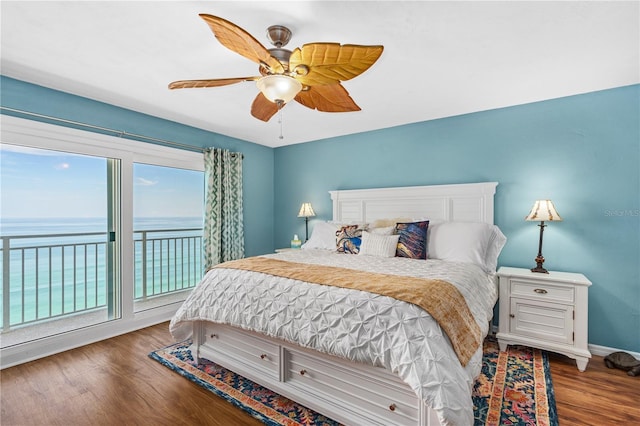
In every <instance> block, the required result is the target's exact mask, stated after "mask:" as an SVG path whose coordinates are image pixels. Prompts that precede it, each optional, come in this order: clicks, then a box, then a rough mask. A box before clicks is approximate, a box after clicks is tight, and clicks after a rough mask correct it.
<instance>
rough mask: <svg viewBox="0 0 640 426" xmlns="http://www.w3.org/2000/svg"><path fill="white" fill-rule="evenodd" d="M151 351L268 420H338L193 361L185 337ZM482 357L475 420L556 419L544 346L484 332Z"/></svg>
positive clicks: (536, 422) (329, 425)
mask: <svg viewBox="0 0 640 426" xmlns="http://www.w3.org/2000/svg"><path fill="white" fill-rule="evenodd" d="M149 356H150V357H151V358H153V359H155V360H156V361H158V362H160V363H162V364H163V365H165V366H166V367H169V368H170V369H172V370H173V371H175V372H177V373H179V374H181V375H182V376H184V377H186V378H188V379H189V380H191V381H193V382H195V383H197V384H198V385H200V386H202V387H204V388H206V389H208V390H209V391H211V392H213V393H215V394H216V395H218V396H220V397H222V398H224V399H226V400H227V401H229V402H230V403H232V404H234V405H235V406H237V407H238V408H241V409H243V410H245V411H247V412H248V413H249V414H251V415H252V416H253V417H255V418H256V419H258V420H260V421H262V422H263V423H264V424H266V425H269V426H278V425H305V426H307V425H309V426H310V425H315V426H334V425H338V424H339V423H338V422H335V421H334V420H332V419H329V418H327V417H325V416H323V415H321V414H319V413H316V412H315V411H313V410H310V409H308V408H306V407H304V406H302V405H300V404H298V403H296V402H293V401H291V400H290V399H287V398H285V397H283V396H281V395H279V394H277V393H275V392H272V391H270V390H269V389H267V388H264V387H262V386H260V385H258V384H256V383H254V382H252V381H251V380H249V379H246V378H244V377H242V376H240V375H238V374H235V373H233V372H231V371H229V370H227V369H225V368H223V367H221V366H219V365H217V364H214V363H213V362H210V361H207V360H201V363H200V364H198V365H196V364H195V362H194V360H193V357H192V356H191V351H190V350H189V342H182V343H176V344H174V345H171V346H168V347H166V348H163V349H160V350H157V351H154V352H151V353H150V354H149ZM482 361H483V365H482V372H481V373H480V376H479V377H478V379H477V380H476V383H475V386H474V390H473V403H474V414H475V426H480V425H492V426H493V425H496V426H498V425H500V426H502V425H514V426H516V425H517V426H525V425H526V426H557V425H558V420H557V416H556V404H555V398H554V394H553V386H552V383H551V375H550V372H549V361H548V359H547V356H546V353H545V352H542V351H540V350H537V349H531V348H527V347H519V346H512V347H509V350H508V351H507V352H500V350H499V348H498V344H497V342H496V341H495V340H494V339H491V338H488V339H487V340H486V341H485V343H484V355H483V359H482Z"/></svg>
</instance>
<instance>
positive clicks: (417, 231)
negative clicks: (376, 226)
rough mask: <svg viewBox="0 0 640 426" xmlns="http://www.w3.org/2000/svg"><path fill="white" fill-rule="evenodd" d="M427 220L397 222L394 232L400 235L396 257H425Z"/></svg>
mask: <svg viewBox="0 0 640 426" xmlns="http://www.w3.org/2000/svg"><path fill="white" fill-rule="evenodd" d="M428 227H429V221H428V220H425V221H421V222H409V223H397V224H396V234H398V235H400V238H399V239H398V247H397V248H396V256H397V257H409V258H411V259H426V258H427V228H428Z"/></svg>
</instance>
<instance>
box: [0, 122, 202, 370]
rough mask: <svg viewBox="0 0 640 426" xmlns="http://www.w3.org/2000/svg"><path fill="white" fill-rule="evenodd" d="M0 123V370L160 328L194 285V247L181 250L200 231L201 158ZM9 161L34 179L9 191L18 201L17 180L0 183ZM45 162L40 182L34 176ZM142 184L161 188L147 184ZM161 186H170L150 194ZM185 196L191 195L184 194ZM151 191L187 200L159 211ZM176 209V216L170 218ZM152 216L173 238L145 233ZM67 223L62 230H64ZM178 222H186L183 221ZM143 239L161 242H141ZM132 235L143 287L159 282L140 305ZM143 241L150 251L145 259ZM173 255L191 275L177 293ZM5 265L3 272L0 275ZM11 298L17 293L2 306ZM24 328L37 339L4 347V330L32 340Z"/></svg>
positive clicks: (168, 199)
mask: <svg viewBox="0 0 640 426" xmlns="http://www.w3.org/2000/svg"><path fill="white" fill-rule="evenodd" d="M1 118H2V153H3V154H2V172H1V173H2V176H1V178H2V188H1V189H2V200H0V201H2V211H1V214H2V216H1V218H0V234H1V235H3V239H2V240H3V241H2V247H0V248H1V249H2V255H1V256H0V258H1V259H2V260H1V261H2V262H3V271H4V270H6V269H10V270H11V271H12V272H11V274H12V276H11V277H10V278H9V279H6V278H5V277H4V274H3V278H2V279H3V282H2V286H1V287H2V295H3V306H2V309H3V310H2V320H3V323H2V327H3V330H2V348H1V349H0V351H1V354H0V361H1V362H2V367H6V366H10V365H13V364H16V363H20V362H24V361H28V360H29V359H35V358H38V357H41V356H45V355H48V354H51V353H55V352H59V351H62V350H66V349H69V348H72V347H75V346H79V345H81V344H86V343H91V342H93V341H97V340H101V339H105V338H109V337H112V336H115V335H117V334H122V333H125V332H128V331H132V330H135V329H138V328H142V327H146V326H149V325H152V324H156V323H158V322H162V321H166V320H168V319H170V318H171V316H172V315H173V313H174V312H175V311H176V309H177V308H178V307H179V306H180V301H181V300H183V299H184V297H185V295H186V288H188V286H190V285H191V284H192V283H193V282H194V277H195V278H197V280H196V281H195V282H197V281H199V279H200V278H201V276H202V273H203V271H202V266H201V263H200V264H198V263H197V262H196V263H195V265H193V266H192V262H193V260H194V259H196V260H199V259H200V255H199V254H198V253H195V252H197V251H198V250H201V248H199V246H198V244H199V243H198V244H196V245H195V246H194V245H193V241H199V239H200V238H201V232H199V231H198V228H201V227H202V205H203V197H204V190H203V169H204V166H203V159H202V154H201V153H198V152H189V151H185V150H179V149H174V148H168V147H163V146H158V145H153V144H147V143H142V142H135V141H128V140H126V139H122V138H115V137H111V136H106V135H101V134H95V133H90V132H85V131H80V130H76V129H71V128H65V127H59V126H54V125H50V124H45V123H39V122H34V121H30V120H24V119H20V118H15V117H9V116H6V115H2V116H1ZM5 154H6V155H5ZM17 156H21V159H20V160H21V161H23V163H22V165H20V168H21V169H22V170H21V171H20V172H21V173H22V175H21V176H22V177H24V176H33V177H37V176H40V179H41V181H40V182H39V183H38V182H35V181H34V182H32V183H31V184H32V187H31V188H30V189H29V191H31V193H30V194H28V195H29V196H27V194H26V193H24V192H22V193H23V194H24V196H21V195H20V194H19V193H16V192H15V191H16V190H18V189H20V191H24V190H25V187H24V183H25V182H24V181H20V182H18V181H16V180H12V177H19V176H20V175H15V176H12V175H11V170H12V169H11V167H10V166H11V161H15V160H17V159H18V158H17ZM45 160H46V161H48V162H47V163H46V164H47V165H48V167H49V168H48V169H47V170H46V173H48V174H46V173H45V170H44V169H43V166H42V165H43V164H45V163H43V162H44V161H45ZM26 161H30V162H31V163H24V162H26ZM34 162H35V163H34ZM37 162H39V163H37ZM38 164H39V165H38ZM56 167H58V169H56ZM25 171H26V174H25V173H24V172H25ZM154 176H161V177H162V179H160V178H158V179H156V180H154V179H155V178H154ZM60 177H65V178H66V180H61V179H60ZM165 177H167V178H168V179H169V181H170V182H171V185H170V186H165V185H160V182H162V181H164V179H165ZM144 179H148V181H146V180H144ZM156 181H157V184H155V185H153V182H156ZM136 182H137V183H138V185H136ZM21 185H22V186H21ZM38 185H40V186H38ZM181 185H182V186H181ZM185 185H187V186H191V185H194V188H190V190H189V191H186V190H184V186H185ZM158 190H164V191H172V190H173V191H180V196H185V194H187V193H188V194H190V195H189V197H190V198H189V199H188V201H183V200H182V199H180V201H179V202H177V200H178V198H177V197H178V195H177V194H175V193H174V194H173V195H172V194H171V193H170V192H165V193H164V195H163V197H164V200H165V203H164V205H163V203H162V198H159V197H158V194H154V191H158ZM154 197H155V198H154ZM173 201H176V202H173ZM176 206H181V207H185V210H181V211H177V210H175V208H174V207H176ZM154 209H155V212H153V211H154ZM25 211H27V212H28V213H25ZM70 212H72V213H73V214H71V213H70ZM150 212H153V213H150ZM163 212H167V214H166V215H167V216H182V217H183V222H182V223H181V224H180V226H178V227H177V228H171V229H178V231H179V232H178V234H176V232H175V231H172V230H171V229H167V227H168V226H169V224H168V223H160V222H157V220H159V219H160V218H161V216H162V215H163V214H164V213H163ZM198 215H199V216H200V218H199V220H198V219H197V216H198ZM73 216H75V218H74V219H69V217H73ZM149 216H151V218H149ZM187 216H189V217H191V219H188V220H187V219H184V218H186V217H187ZM78 217H79V219H78ZM145 217H146V219H143V218H145ZM145 220H147V222H145ZM20 221H22V223H20ZM56 221H57V222H56ZM150 221H156V222H155V223H154V222H150ZM9 225H11V226H13V227H14V228H13V230H11V228H9ZM18 225H20V226H21V227H22V230H25V229H29V231H28V232H26V233H25V234H24V235H23V236H29V234H30V235H31V236H33V235H34V234H39V236H40V237H42V238H40V240H37V239H32V240H31V241H30V242H25V241H28V240H29V239H26V240H24V241H18V240H19V239H17V238H15V239H14V238H13V237H19V236H20V235H17V234H16V233H15V232H14V231H15V229H16V228H15V226H18ZM158 225H160V226H158ZM183 225H184V226H183ZM25 227H26V228H25ZM180 228H182V229H180ZM184 229H190V230H191V231H189V232H191V234H189V237H188V239H185V240H184V242H183V240H182V238H187V237H183V236H181V235H179V234H183V233H185V232H186V231H184ZM151 230H156V231H157V230H160V231H164V233H163V232H160V233H158V234H155V235H154V236H150V234H151V233H150V232H149V231H151ZM9 231H11V232H10V233H9ZM168 231H171V232H168ZM142 233H146V239H147V240H148V241H147V244H148V246H147V247H148V248H147V250H145V253H146V257H147V260H146V262H149V261H155V264H152V266H151V267H147V268H146V271H147V272H146V275H147V279H149V275H150V276H151V277H154V274H155V278H161V279H160V280H157V281H152V284H151V286H149V285H147V289H146V290H145V291H146V294H145V293H144V291H142V289H143V288H144V286H142V284H141V282H140V279H141V274H142V272H141V271H142V269H141V266H140V263H139V262H141V261H142V259H141V254H142V251H141V248H140V247H138V245H139V244H140V238H141V235H142ZM67 234H70V235H67ZM5 235H7V236H12V238H11V239H9V243H7V242H5V241H6V240H7V239H5V238H4V236H5ZM43 235H45V236H47V237H46V238H45V237H43ZM36 240H37V241H36ZM150 240H153V241H154V245H155V247H151V248H149V247H150V246H149V241H150ZM34 241H36V243H34ZM7 244H8V245H7ZM20 245H22V246H23V247H26V246H38V247H39V248H38V249H36V250H31V252H29V253H27V251H26V250H22V249H20V248H18V246H20ZM40 246H42V247H40ZM13 247H16V248H18V249H16V250H13V249H12V248H13ZM137 247H138V248H137ZM194 247H195V248H194ZM183 250H192V252H190V253H189V254H188V255H185V256H186V257H187V258H188V259H189V266H188V268H191V269H189V271H190V273H191V274H192V275H191V278H189V279H188V280H187V279H185V280H182V281H181V283H180V284H179V285H178V284H177V281H176V278H177V277H178V276H180V277H182V274H186V273H187V271H188V268H187V266H186V265H184V258H178V257H177V256H176V254H177V253H182V251H183ZM193 250H195V252H193ZM23 253H24V254H23ZM36 257H37V258H38V260H37V262H36V261H35V258H36ZM149 258H151V260H150V259H149ZM62 263H64V265H62ZM5 264H6V265H8V266H10V268H5V267H4V265H5ZM16 264H20V265H21V266H20V267H19V268H20V274H21V275H22V276H21V277H20V278H19V279H17V281H16V282H18V284H14V278H13V275H14V274H17V272H16V270H15V268H14V266H15V265H16ZM198 268H199V270H198ZM23 269H24V272H22V270H23ZM36 275H37V278H35V276H36ZM16 276H17V275H16ZM27 276H28V277H29V278H28V279H27ZM22 277H25V278H24V279H23V278H22ZM169 277H171V278H169ZM23 281H24V282H25V284H24V291H23V284H22V282H23ZM36 283H37V285H36ZM180 286H182V288H181V287H180ZM27 290H29V291H31V293H28V292H27ZM20 292H23V294H22V295H19V296H15V297H14V295H15V294H19V293H20ZM63 293H64V296H63V295H62V294H63ZM5 295H7V296H8V297H6V298H5ZM9 296H10V297H9ZM35 299H37V308H35V309H36V310H37V314H36V315H35V316H34V314H33V312H31V311H29V312H27V311H28V309H27V306H31V308H33V306H35V305H34V303H35ZM5 300H7V301H5ZM9 305H11V306H9ZM5 308H6V309H5ZM31 308H29V309H31ZM89 314H91V315H96V316H97V318H96V319H94V320H91V321H79V322H77V323H76V324H75V325H69V324H64V322H65V321H69V320H70V319H71V318H76V319H77V318H80V317H81V316H83V315H89ZM20 321H21V322H22V323H21V324H18V322H20ZM36 325H37V326H38V327H41V328H42V329H43V331H42V332H39V334H36V335H34V334H30V335H29V336H28V337H27V338H26V339H23V340H22V341H20V342H17V341H9V339H6V337H8V336H9V334H10V333H11V332H13V331H15V330H16V329H18V330H23V331H24V330H29V329H30V330H31V331H32V330H34V329H35V328H34V327H35V326H36ZM7 328H8V329H9V330H6V329H7ZM26 334H28V333H26ZM25 353H28V354H30V355H29V358H25V357H24V354H25Z"/></svg>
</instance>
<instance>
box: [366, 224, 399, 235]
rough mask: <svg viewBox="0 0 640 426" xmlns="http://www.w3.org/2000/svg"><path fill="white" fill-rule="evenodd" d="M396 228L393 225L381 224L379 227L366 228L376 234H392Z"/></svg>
mask: <svg viewBox="0 0 640 426" xmlns="http://www.w3.org/2000/svg"><path fill="white" fill-rule="evenodd" d="M395 230H396V227H395V225H394V226H383V227H381V228H367V231H368V232H369V233H371V234H378V235H393V232H394V231H395Z"/></svg>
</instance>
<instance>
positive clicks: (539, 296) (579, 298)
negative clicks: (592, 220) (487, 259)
mask: <svg viewBox="0 0 640 426" xmlns="http://www.w3.org/2000/svg"><path fill="white" fill-rule="evenodd" d="M498 277H499V278H500V326H499V331H498V334H497V335H496V337H497V338H498V343H499V344H500V350H502V351H504V350H506V349H507V345H510V344H520V345H526V346H532V347H536V348H539V349H545V350H548V351H552V352H558V353H561V354H563V355H566V356H568V357H570V358H573V359H575V360H576V364H577V366H578V370H580V371H584V370H585V369H586V368H587V363H588V362H589V359H590V358H591V353H590V352H589V349H588V346H587V344H588V342H587V320H588V291H589V286H590V285H591V281H589V280H588V279H587V278H586V277H585V276H584V275H582V274H573V273H568V272H552V271H549V273H548V274H542V273H536V272H531V271H530V270H529V269H522V268H508V267H502V268H500V269H499V270H498Z"/></svg>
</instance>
